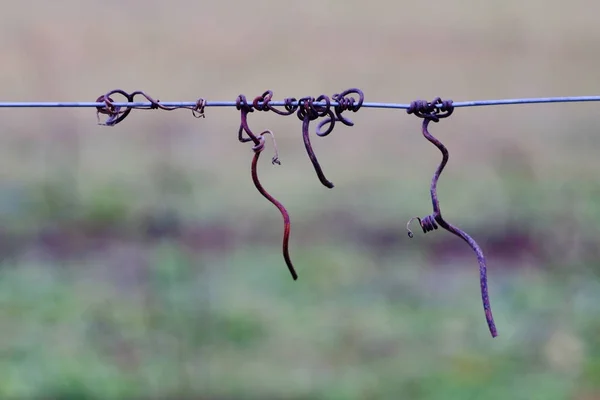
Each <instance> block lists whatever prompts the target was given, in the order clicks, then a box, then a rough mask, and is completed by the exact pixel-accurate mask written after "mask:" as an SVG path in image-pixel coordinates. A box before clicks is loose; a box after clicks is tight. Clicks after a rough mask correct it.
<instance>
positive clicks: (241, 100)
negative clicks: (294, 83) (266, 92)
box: [236, 95, 298, 280]
mask: <svg viewBox="0 0 600 400" xmlns="http://www.w3.org/2000/svg"><path fill="white" fill-rule="evenodd" d="M257 103H258V101H256V100H255V101H254V104H257ZM236 108H237V109H238V110H240V113H241V123H240V129H239V131H238V140H239V141H240V142H242V143H245V142H249V141H252V142H253V143H254V146H252V150H253V151H254V157H253V158H252V166H251V173H252V182H254V186H256V189H257V190H258V191H259V192H260V194H262V195H263V196H264V197H265V198H266V199H267V200H269V201H270V202H271V203H272V204H273V205H274V206H275V207H277V209H278V210H279V212H280V213H281V216H282V217H283V244H282V250H283V258H284V260H285V263H286V265H287V267H288V270H289V271H290V274H291V275H292V278H293V279H294V280H297V279H298V274H297V273H296V270H295V269H294V266H293V264H292V260H291V258H290V253H289V240H290V231H291V222H290V216H289V213H288V211H287V210H286V209H285V207H284V206H283V204H281V203H280V202H279V201H277V199H275V198H274V197H273V196H271V195H270V194H269V192H267V191H266V190H265V188H264V187H263V186H262V184H261V183H260V180H259V179H258V159H259V157H260V153H261V152H262V151H263V150H264V148H265V138H264V136H265V135H270V136H271V139H272V141H273V147H274V149H275V155H274V156H273V158H272V160H271V163H272V164H278V165H280V164H281V162H280V161H279V151H278V150H277V143H276V142H275V136H274V135H273V132H272V131H270V130H265V131H263V132H261V133H260V134H259V135H255V134H254V133H253V132H252V130H250V127H249V126H248V114H249V113H250V112H253V111H254V109H253V106H251V105H250V104H248V102H247V100H246V97H245V96H244V95H239V96H238V98H237V100H236ZM260 110H261V111H267V109H260ZM243 132H246V134H247V135H248V137H243Z"/></svg>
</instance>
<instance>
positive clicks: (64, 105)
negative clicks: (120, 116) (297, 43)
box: [0, 96, 600, 109]
mask: <svg viewBox="0 0 600 400" xmlns="http://www.w3.org/2000/svg"><path fill="white" fill-rule="evenodd" d="M594 101H600V96H576V97H537V98H535V97H534V98H522V99H500V100H474V101H459V102H454V103H452V105H453V106H454V107H455V108H456V107H481V106H500V105H510V104H540V103H581V102H594ZM111 104H112V105H113V106H115V107H133V108H151V106H152V103H150V102H131V103H128V102H121V103H117V102H114V103H111ZM159 104H161V105H163V106H165V107H195V106H197V105H198V102H197V101H193V102H190V101H187V102H186V101H183V102H162V101H161V102H159ZM259 104H262V103H259ZM269 104H270V105H271V106H276V107H282V106H285V105H286V103H285V102H283V101H270V102H269ZM313 104H315V105H325V103H319V102H315V103H313ZM290 105H293V106H296V105H298V102H297V101H296V102H293V103H291V104H290ZM330 105H331V106H337V105H338V103H337V102H335V101H332V102H331V103H330ZM105 106H106V104H105V103H103V102H31V101H24V102H0V108H82V107H88V108H94V107H105ZM235 106H236V102H235V101H207V102H206V103H205V104H204V107H235ZM362 107H365V108H387V109H408V108H410V104H402V103H373V102H364V103H363V104H362Z"/></svg>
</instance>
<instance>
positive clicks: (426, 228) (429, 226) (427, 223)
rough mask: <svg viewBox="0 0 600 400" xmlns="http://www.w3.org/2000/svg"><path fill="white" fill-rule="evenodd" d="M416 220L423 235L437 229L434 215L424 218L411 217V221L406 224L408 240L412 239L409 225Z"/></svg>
mask: <svg viewBox="0 0 600 400" xmlns="http://www.w3.org/2000/svg"><path fill="white" fill-rule="evenodd" d="M415 219H416V220H417V221H418V222H419V226H420V227H421V229H423V233H427V232H431V231H433V230H435V229H437V228H438V225H437V223H436V222H435V216H434V215H428V216H426V217H423V218H421V217H412V218H411V219H409V220H408V222H407V223H406V230H407V231H408V237H409V238H411V239H412V238H413V237H414V235H413V232H412V230H411V229H410V224H411V223H412V222H413V220H415Z"/></svg>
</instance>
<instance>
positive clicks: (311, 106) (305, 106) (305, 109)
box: [296, 94, 333, 121]
mask: <svg viewBox="0 0 600 400" xmlns="http://www.w3.org/2000/svg"><path fill="white" fill-rule="evenodd" d="M323 102H325V104H321V103H323ZM329 114H331V115H333V114H332V111H331V100H330V99H329V97H328V96H326V95H324V94H322V95H320V96H319V97H317V98H316V99H315V98H314V97H303V98H301V99H300V100H298V112H297V114H296V115H297V116H298V119H300V120H301V121H304V120H305V119H306V118H308V120H309V121H314V120H316V119H318V118H321V117H325V116H327V115H329Z"/></svg>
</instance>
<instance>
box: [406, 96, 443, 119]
mask: <svg viewBox="0 0 600 400" xmlns="http://www.w3.org/2000/svg"><path fill="white" fill-rule="evenodd" d="M453 112H454V105H453V104H452V100H442V99H441V98H440V97H436V98H435V99H434V100H433V101H432V102H428V101H427V100H415V101H413V102H411V103H410V107H409V108H407V109H406V113H407V114H415V115H416V116H417V117H419V118H424V119H427V120H430V121H433V122H439V120H440V119H441V118H446V117H449V116H450V115H452V113H453Z"/></svg>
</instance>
